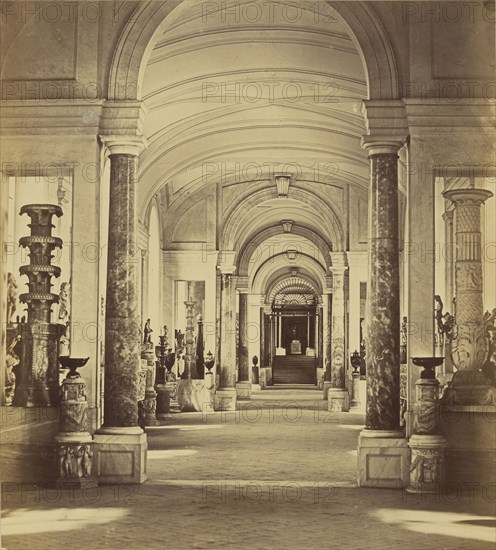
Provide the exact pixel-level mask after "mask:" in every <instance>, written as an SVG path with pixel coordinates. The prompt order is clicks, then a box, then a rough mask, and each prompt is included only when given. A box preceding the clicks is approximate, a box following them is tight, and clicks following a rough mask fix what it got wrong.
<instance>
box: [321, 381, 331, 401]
mask: <svg viewBox="0 0 496 550" xmlns="http://www.w3.org/2000/svg"><path fill="white" fill-rule="evenodd" d="M330 387H331V381H330V380H324V383H323V389H322V397H323V398H324V399H328V393H329V388H330Z"/></svg>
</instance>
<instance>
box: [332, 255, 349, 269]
mask: <svg viewBox="0 0 496 550" xmlns="http://www.w3.org/2000/svg"><path fill="white" fill-rule="evenodd" d="M329 256H330V257H331V262H332V265H330V266H329V270H330V271H331V273H335V272H338V271H343V272H344V271H346V270H347V269H348V256H347V253H346V252H343V251H339V252H331V253H330V254H329Z"/></svg>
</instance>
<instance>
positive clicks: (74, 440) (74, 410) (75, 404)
mask: <svg viewBox="0 0 496 550" xmlns="http://www.w3.org/2000/svg"><path fill="white" fill-rule="evenodd" d="M87 360H88V359H76V358H71V357H63V358H61V361H63V364H64V366H66V367H68V368H69V369H70V370H69V373H68V374H67V377H66V378H65V380H64V381H63V382H62V386H61V390H60V393H61V403H60V428H59V433H58V435H57V436H56V438H55V441H56V444H57V458H58V480H57V481H58V483H59V484H60V485H61V486H62V487H67V486H68V485H71V486H76V487H84V488H89V487H96V486H97V485H98V481H97V478H96V476H95V474H94V467H93V466H94V465H93V441H92V437H91V435H90V433H89V432H88V431H87V424H88V418H87V414H88V413H87V411H88V403H87V401H86V382H85V380H84V378H82V377H81V376H80V375H79V373H78V372H77V371H76V370H75V369H76V368H77V367H79V366H83V365H84V364H85V363H86V361H87Z"/></svg>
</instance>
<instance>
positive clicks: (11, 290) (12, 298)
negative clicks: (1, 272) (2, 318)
mask: <svg viewBox="0 0 496 550" xmlns="http://www.w3.org/2000/svg"><path fill="white" fill-rule="evenodd" d="M16 306H17V282H16V280H15V277H14V275H13V274H12V273H7V323H10V320H11V319H12V316H13V315H14V313H15V310H16Z"/></svg>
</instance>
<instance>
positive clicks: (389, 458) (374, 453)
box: [358, 430, 411, 489]
mask: <svg viewBox="0 0 496 550" xmlns="http://www.w3.org/2000/svg"><path fill="white" fill-rule="evenodd" d="M367 432H368V433H367ZM388 434H389V432H384V436H381V433H380V432H374V433H373V434H372V433H371V432H369V431H368V430H364V431H362V432H361V433H360V435H359V438H358V485H359V486H360V487H387V488H394V489H400V488H403V487H405V486H406V485H407V484H408V482H409V479H410V473H409V467H410V452H411V451H410V448H409V447H408V443H407V440H406V438H405V437H397V436H396V437H388Z"/></svg>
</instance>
